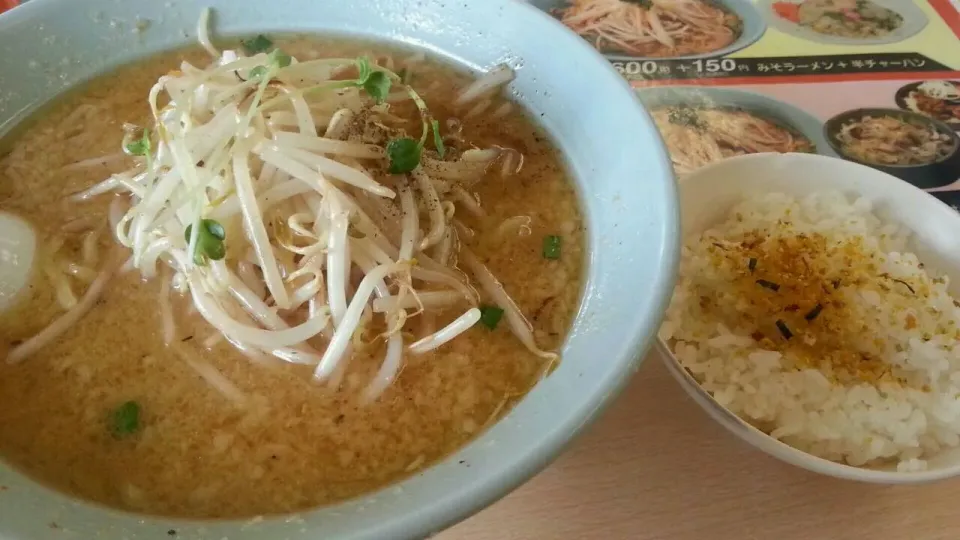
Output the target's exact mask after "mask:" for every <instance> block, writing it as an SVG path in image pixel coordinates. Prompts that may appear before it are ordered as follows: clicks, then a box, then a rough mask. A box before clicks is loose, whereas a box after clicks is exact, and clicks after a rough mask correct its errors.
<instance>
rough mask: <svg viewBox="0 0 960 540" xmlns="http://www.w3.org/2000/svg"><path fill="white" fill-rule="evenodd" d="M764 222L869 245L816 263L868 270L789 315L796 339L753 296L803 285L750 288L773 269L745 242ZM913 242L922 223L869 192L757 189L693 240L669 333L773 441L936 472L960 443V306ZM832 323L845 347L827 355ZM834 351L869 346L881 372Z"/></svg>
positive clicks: (856, 351) (709, 382) (682, 355)
mask: <svg viewBox="0 0 960 540" xmlns="http://www.w3.org/2000/svg"><path fill="white" fill-rule="evenodd" d="M751 231H759V233H760V237H762V238H771V237H787V236H792V237H794V238H795V237H796V235H799V234H803V235H808V236H809V235H816V234H819V235H822V237H823V238H825V239H826V245H848V244H849V243H850V242H859V244H858V245H859V246H860V249H861V254H864V255H865V256H866V257H865V258H861V259H859V260H853V261H851V259H849V258H848V259H844V257H842V256H840V255H838V254H837V253H831V254H829V255H828V254H827V253H826V252H823V253H821V255H819V257H820V260H818V261H814V262H815V263H816V264H820V265H825V266H819V267H818V268H828V269H829V271H830V272H838V274H837V275H840V274H842V273H843V272H844V271H845V270H844V269H845V268H859V270H858V271H859V272H860V274H856V273H853V274H844V275H846V276H850V275H853V276H858V277H856V279H854V278H853V277H850V278H848V283H843V282H842V281H837V280H831V281H829V283H832V284H833V290H828V289H827V288H824V289H823V290H824V291H828V292H825V293H824V294H826V295H829V296H828V297H829V298H831V300H830V301H825V302H827V305H825V306H824V307H823V309H822V313H823V315H820V316H817V317H814V318H813V319H811V320H807V319H806V317H803V316H802V315H803V314H804V313H805V310H808V309H809V306H804V307H802V310H801V311H800V312H799V314H798V313H790V314H786V315H785V316H786V317H792V318H790V319H789V320H790V321H793V322H791V324H792V325H793V326H792V327H791V328H789V330H790V331H791V332H792V334H793V335H792V337H789V338H787V337H786V336H785V334H783V332H782V331H781V334H780V335H777V333H776V330H774V331H773V332H771V331H770V327H771V326H772V325H771V324H770V321H767V320H762V319H761V320H758V318H757V317H756V311H753V312H751V311H750V309H754V308H751V307H750V302H751V301H752V300H749V298H747V297H746V296H747V295H748V294H749V295H756V297H757V298H760V299H761V300H763V301H767V299H775V300H776V299H777V296H776V295H778V294H784V293H786V294H789V292H788V291H789V290H794V289H790V288H789V287H784V288H782V289H781V290H779V291H773V290H770V289H769V288H768V287H761V288H758V289H756V291H754V290H752V289H747V288H744V287H748V286H749V285H752V284H753V283H754V280H753V276H754V275H761V274H762V271H763V270H764V269H763V268H759V267H757V260H756V258H755V257H751V261H743V262H742V263H740V262H737V261H738V257H739V253H740V252H736V251H735V250H736V249H739V248H738V246H743V245H744V244H742V243H741V241H742V240H743V239H744V238H745V237H747V238H750V234H751V233H750V232H751ZM752 238H757V236H753V237H752ZM908 240H909V231H906V230H904V229H903V228H902V227H900V226H898V225H896V224H891V223H885V222H883V221H881V220H880V219H879V218H877V217H876V216H875V215H874V214H873V213H872V208H871V205H870V203H869V202H868V201H866V200H863V199H861V200H856V201H853V202H850V201H849V200H848V199H847V198H846V197H845V196H844V195H842V194H840V193H816V194H813V195H810V196H808V197H806V198H804V199H796V198H794V197H791V196H787V195H783V194H765V195H761V196H757V197H752V198H749V199H746V200H744V201H743V202H742V203H740V204H739V205H737V206H736V208H734V209H733V210H732V211H731V212H730V214H729V217H728V219H727V220H726V221H725V222H723V223H721V224H719V225H717V226H716V227H714V228H712V229H710V230H708V231H706V232H705V233H703V234H702V235H699V236H695V237H692V238H688V239H687V240H686V242H685V245H684V247H683V251H682V256H681V267H680V279H679V282H678V285H677V287H676V290H675V291H674V296H673V300H672V302H671V304H670V308H669V310H668V311H667V316H666V319H665V322H664V324H663V326H662V327H661V329H660V337H661V338H662V339H663V340H664V341H665V342H667V343H668V344H669V345H670V347H671V349H672V350H673V351H674V353H675V355H676V357H677V359H678V360H679V361H680V363H681V364H682V365H683V366H684V367H685V368H686V369H687V370H688V371H689V372H690V373H691V374H692V375H693V376H694V377H696V379H697V380H698V381H699V382H700V384H701V385H702V386H703V388H704V389H706V390H707V391H709V392H710V393H711V394H712V395H713V396H714V397H715V399H716V400H717V401H718V402H719V403H720V404H721V405H723V406H724V407H726V408H727V409H729V410H730V411H731V412H733V413H735V414H737V415H738V416H740V417H741V418H743V419H744V420H746V421H748V422H750V423H751V424H753V425H755V426H757V427H758V428H760V429H762V430H764V431H765V432H767V433H769V434H770V435H772V436H773V437H775V438H777V439H780V440H781V441H783V442H785V443H787V444H790V445H792V446H794V447H796V448H799V449H801V450H803V451H806V452H809V453H811V454H814V455H817V456H820V457H823V458H826V459H830V460H833V461H838V462H845V463H848V464H850V465H855V466H863V465H871V466H872V465H879V464H885V463H895V464H896V465H897V469H898V470H900V471H915V470H923V469H925V468H926V467H927V463H926V461H925V460H926V459H927V458H929V457H930V456H932V455H934V454H936V453H938V452H939V451H941V450H942V449H944V448H948V447H955V446H958V445H960V348H958V347H957V344H958V342H960V331H958V329H960V309H958V308H957V304H956V303H955V302H954V299H953V298H952V297H951V296H950V295H949V294H948V292H947V287H948V280H947V279H946V278H945V277H937V276H931V275H928V274H927V271H926V270H925V269H924V266H923V264H921V263H920V261H918V259H917V257H916V256H915V255H914V254H912V253H909V252H908V251H906V250H907V248H908ZM750 245H751V244H749V242H748V243H747V247H748V248H749V247H750ZM765 245H766V244H765ZM777 245H785V244H777ZM751 249H753V248H751ZM730 250H734V252H735V253H736V254H735V255H734V256H731V255H730V254H731V251H730ZM764 260H766V259H764ZM771 260H773V259H771ZM775 264H776V263H775V262H772V263H770V265H769V267H770V268H772V267H774V266H775ZM803 264H806V262H804V263H803ZM751 265H752V266H754V270H749V269H748V267H749V266H751ZM851 265H854V266H851ZM857 265H859V266H857ZM824 275H825V274H824ZM785 279H787V278H785ZM802 279H804V280H806V279H808V277H807V276H806V275H804V276H803V277H802ZM809 279H814V278H809ZM738 280H739V281H738ZM824 287H829V285H824ZM744 291H747V292H744ZM764 294H767V295H769V296H767V297H764V296H763V295H764ZM817 305H820V304H819V303H818V304H817ZM791 308H792V309H793V310H794V311H797V308H795V307H793V306H792V305H791ZM772 309H780V308H779V307H775V308H772ZM788 310H789V309H788ZM830 310H835V311H833V312H832V313H833V315H834V316H835V318H834V319H833V320H832V321H831V319H830V318H829V315H830V314H831V311H830ZM751 313H752V314H753V315H751ZM840 314H842V316H841V315H840ZM751 317H752V319H751ZM830 324H832V325H833V331H834V332H835V333H834V334H833V336H834V338H835V339H841V340H842V343H843V345H842V347H844V348H845V349H844V350H843V351H840V352H837V351H839V349H834V350H829V351H827V352H826V353H824V356H822V357H820V356H817V355H818V354H819V353H820V352H822V350H820V349H818V348H817V347H826V345H824V344H826V343H832V342H829V341H824V339H825V338H824V337H823V336H825V335H827V334H818V332H820V330H819V329H820V328H827V327H828V325H830ZM761 330H762V331H763V332H760V331H761ZM761 336H764V337H762V338H761ZM836 336H841V337H840V338H836ZM818 339H819V340H820V341H819V342H818ZM804 347H807V349H804ZM804 351H807V352H811V351H812V353H811V354H808V355H807V357H804V355H805V354H807V353H805V352H804ZM834 352H837V354H841V353H843V354H846V353H850V354H852V355H855V356H854V357H859V356H856V355H860V354H864V355H866V356H864V357H863V358H865V359H869V363H868V362H867V360H864V362H865V363H864V364H862V365H863V366H866V368H869V369H866V371H864V373H873V375H870V376H868V375H863V376H862V377H861V376H860V375H849V373H850V372H843V371H842V369H843V368H838V369H834V368H833V365H831V364H830V361H826V360H823V358H834V357H833V356H827V355H828V354H833V353H834ZM838 358H839V356H838ZM855 364H856V362H855ZM868 364H869V365H868ZM856 365H861V364H856ZM858 369H859V368H858ZM844 373H847V374H846V375H844ZM857 373H860V372H857ZM877 373H881V375H880V376H876V374H877Z"/></svg>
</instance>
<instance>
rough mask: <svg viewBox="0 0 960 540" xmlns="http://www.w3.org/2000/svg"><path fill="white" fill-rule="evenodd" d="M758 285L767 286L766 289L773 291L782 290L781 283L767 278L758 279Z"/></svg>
mask: <svg viewBox="0 0 960 540" xmlns="http://www.w3.org/2000/svg"><path fill="white" fill-rule="evenodd" d="M757 285H759V286H761V287H763V288H765V289H770V290H771V291H779V290H780V285H777V284H776V283H774V282H772V281H767V280H765V279H758V280H757Z"/></svg>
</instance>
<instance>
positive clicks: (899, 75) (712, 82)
mask: <svg viewBox="0 0 960 540" xmlns="http://www.w3.org/2000/svg"><path fill="white" fill-rule="evenodd" d="M916 74H917V73H916V72H915V71H902V72H890V73H863V74H856V75H852V74H850V73H832V74H826V75H782V76H778V77H757V76H752V77H722V78H705V77H698V78H696V79H689V80H687V79H663V80H642V79H641V80H634V81H631V82H632V85H633V86H635V87H644V88H647V87H650V86H677V85H683V84H685V83H688V82H689V84H696V85H697V86H738V85H745V84H784V83H789V84H807V83H823V82H847V81H851V80H857V81H899V80H901V79H904V78H910V77H915V76H916ZM958 75H960V72H957V71H929V72H924V73H923V78H924V79H929V80H943V79H956V78H957V77H958Z"/></svg>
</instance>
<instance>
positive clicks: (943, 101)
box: [894, 81, 960, 130]
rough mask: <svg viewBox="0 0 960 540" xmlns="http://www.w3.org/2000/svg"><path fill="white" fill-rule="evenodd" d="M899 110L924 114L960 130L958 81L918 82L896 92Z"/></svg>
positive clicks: (959, 85)
mask: <svg viewBox="0 0 960 540" xmlns="http://www.w3.org/2000/svg"><path fill="white" fill-rule="evenodd" d="M894 99H895V100H896V102H897V106H898V107H900V108H901V109H905V110H908V111H913V112H917V113H921V114H925V115H927V116H929V117H931V118H936V119H937V120H940V121H941V122H943V123H944V124H947V125H948V126H950V127H951V128H953V129H954V130H960V81H919V82H914V83H910V84H907V85H905V86H903V87H902V88H900V90H897V95H896V96H895V98H894Z"/></svg>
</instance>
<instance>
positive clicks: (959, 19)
mask: <svg viewBox="0 0 960 540" xmlns="http://www.w3.org/2000/svg"><path fill="white" fill-rule="evenodd" d="M928 2H930V7H932V8H933V10H934V11H936V12H937V15H939V16H940V18H941V19H943V22H945V23H946V24H947V27H949V28H950V29H951V30H953V33H954V35H956V36H957V38H960V12H958V11H957V10H956V8H954V7H953V6H952V5H950V0H928Z"/></svg>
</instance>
